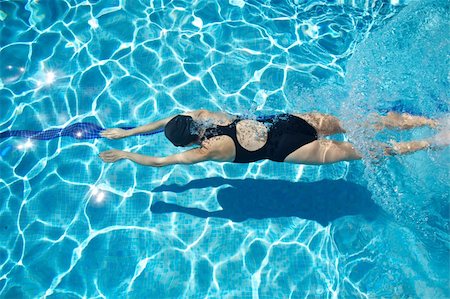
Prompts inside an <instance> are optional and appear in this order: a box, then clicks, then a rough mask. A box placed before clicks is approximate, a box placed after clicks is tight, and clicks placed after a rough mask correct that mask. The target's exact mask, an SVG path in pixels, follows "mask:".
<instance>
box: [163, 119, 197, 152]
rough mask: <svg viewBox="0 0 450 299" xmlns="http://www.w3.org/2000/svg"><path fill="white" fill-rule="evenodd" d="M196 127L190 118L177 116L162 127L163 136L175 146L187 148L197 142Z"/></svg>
mask: <svg viewBox="0 0 450 299" xmlns="http://www.w3.org/2000/svg"><path fill="white" fill-rule="evenodd" d="M196 131H197V130H196V126H195V123H194V120H193V119H192V117H190V116H187V115H177V116H175V117H174V118H172V119H171V120H170V121H169V122H168V123H167V124H166V126H165V127H164V134H165V135H166V137H167V139H169V140H170V142H172V143H173V144H174V145H175V146H188V145H190V144H192V143H195V142H196V141H197V140H198V137H199V135H198V133H196Z"/></svg>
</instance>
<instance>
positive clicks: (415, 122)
mask: <svg viewBox="0 0 450 299" xmlns="http://www.w3.org/2000/svg"><path fill="white" fill-rule="evenodd" d="M437 125H438V122H437V121H436V120H434V119H430V118H426V117H423V116H416V115H411V114H408V113H402V114H400V113H396V112H388V114H387V115H386V116H379V120H378V122H377V123H376V124H375V128H376V129H377V130H382V129H384V128H388V129H398V130H408V129H412V128H416V127H423V126H430V127H432V128H435V127H436V126H437Z"/></svg>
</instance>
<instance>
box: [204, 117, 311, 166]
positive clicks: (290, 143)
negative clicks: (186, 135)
mask: <svg viewBox="0 0 450 299" xmlns="http://www.w3.org/2000/svg"><path fill="white" fill-rule="evenodd" d="M241 120H243V119H242V118H237V119H236V120H234V121H233V122H232V123H231V124H229V125H227V126H217V127H213V128H208V129H206V131H205V135H204V138H205V139H208V138H211V137H215V136H220V135H226V136H229V137H231V139H233V141H234V145H235V147H236V157H235V158H234V161H233V162H235V163H248V162H255V161H258V160H262V159H269V160H272V161H277V162H283V161H284V159H285V158H286V157H287V156H288V155H289V154H290V153H292V152H293V151H295V150H296V149H298V148H300V147H302V146H304V145H305V144H308V143H310V142H312V141H314V140H317V131H316V130H315V129H314V128H313V127H312V126H311V125H310V124H309V123H307V122H306V121H305V120H304V119H301V118H299V117H296V116H294V115H291V114H280V115H276V116H271V117H267V118H264V119H258V120H257V121H259V122H261V123H263V124H264V125H265V126H266V127H267V128H268V129H269V130H268V135H267V142H266V144H264V146H263V147H261V148H260V149H258V150H256V151H249V150H246V149H245V148H243V147H242V145H241V144H240V143H239V142H238V140H237V136H236V125H237V123H238V122H239V121H241Z"/></svg>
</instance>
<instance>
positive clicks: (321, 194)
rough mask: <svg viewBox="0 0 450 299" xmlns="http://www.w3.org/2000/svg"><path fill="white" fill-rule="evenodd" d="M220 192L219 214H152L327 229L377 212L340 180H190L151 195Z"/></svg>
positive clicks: (157, 206) (367, 197)
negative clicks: (283, 221) (304, 223)
mask: <svg viewBox="0 0 450 299" xmlns="http://www.w3.org/2000/svg"><path fill="white" fill-rule="evenodd" d="M222 185H226V186H224V187H223V188H221V189H220V190H219V191H218V193H217V200H218V202H219V204H220V206H221V207H222V210H219V211H213V212H209V211H205V210H202V209H198V208H189V207H183V206H180V205H177V204H172V203H166V202H162V201H159V202H156V203H154V204H153V205H152V206H151V211H152V212H153V213H172V212H177V213H186V214H190V215H193V216H197V217H202V218H207V217H217V218H227V219H230V220H232V221H234V222H241V221H244V220H247V219H250V218H254V219H263V218H276V217H291V216H294V217H299V218H302V219H309V220H315V221H317V222H318V223H320V224H322V225H328V223H329V222H332V221H333V220H335V219H337V218H340V217H343V216H347V215H363V216H364V217H365V218H366V219H368V220H370V219H374V218H376V217H377V215H378V214H379V212H380V209H379V208H378V206H377V205H376V204H375V203H374V202H373V201H372V199H371V193H370V192H369V190H367V189H366V188H365V187H363V186H360V185H357V184H355V183H351V182H347V181H344V180H335V181H331V180H323V181H320V182H313V183H303V182H302V183H299V182H289V181H281V180H255V179H245V180H235V179H224V178H219V177H217V178H207V179H201V180H193V181H191V182H189V183H188V184H186V185H183V186H180V185H176V184H173V185H163V186H160V187H157V188H155V189H154V190H153V192H163V191H169V192H174V193H181V192H184V191H187V190H189V189H202V188H206V187H219V186H222Z"/></svg>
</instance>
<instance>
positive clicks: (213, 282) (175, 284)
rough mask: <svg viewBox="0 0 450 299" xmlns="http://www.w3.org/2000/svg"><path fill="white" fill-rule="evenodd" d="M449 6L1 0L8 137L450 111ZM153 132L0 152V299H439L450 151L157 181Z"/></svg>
mask: <svg viewBox="0 0 450 299" xmlns="http://www.w3.org/2000/svg"><path fill="white" fill-rule="evenodd" d="M448 12H449V7H448V3H447V2H446V1H406V2H404V1H394V0H392V1H391V2H388V1H386V2H384V1H346V0H338V1H316V0H311V1H300V0H293V1H287V0H285V1H243V0H229V1H196V2H194V3H193V4H192V3H191V2H189V1H113V0H111V1H92V0H91V1H69V0H67V1H45V0H39V1H28V2H27V1H3V2H0V20H1V39H0V42H1V44H0V46H1V48H0V68H1V70H0V79H1V81H0V88H1V89H0V93H1V94H0V101H1V102H0V107H1V110H0V132H4V131H7V130H46V129H60V128H67V127H68V126H70V125H72V124H75V123H80V122H88V123H93V124H96V125H98V126H101V127H115V126H134V125H140V124H144V123H147V122H151V121H154V120H157V119H159V118H162V117H167V116H169V115H173V114H176V113H180V112H182V111H186V110H195V109H200V108H204V109H210V110H215V111H217V110H225V111H227V112H230V113H234V114H247V115H264V114H273V113H277V112H285V111H288V112H295V111H300V112H305V111H310V110H317V111H320V112H325V113H331V114H334V115H337V116H339V117H340V118H342V119H343V120H344V123H345V125H346V127H347V128H349V134H347V135H346V136H337V137H336V138H340V139H343V138H349V139H350V140H351V141H352V142H354V143H355V146H357V147H358V148H359V149H360V150H361V151H362V152H363V153H367V152H368V151H369V150H370V148H371V144H372V143H373V141H372V140H381V141H386V140H389V139H390V138H396V139H400V140H409V139H421V138H426V137H428V136H431V135H433V134H434V133H435V132H433V131H432V130H430V129H426V128H424V129H417V130H414V131H411V132H401V133H399V132H394V131H387V132H384V133H381V134H376V133H375V132H374V131H371V130H369V129H367V128H365V127H363V126H361V123H362V120H364V119H366V118H367V115H369V114H370V113H374V112H379V113H384V112H386V111H389V110H394V111H403V112H409V113H414V114H420V115H425V116H428V117H435V118H443V117H445V116H446V115H448V111H449V100H448V99H449V94H448V90H449V89H448V86H449V84H448V81H449V77H448V70H449V60H448V50H449V40H448V34H446V32H447V29H448V22H449V21H448V20H449V16H448ZM110 148H118V149H125V150H131V151H138V152H141V153H144V154H148V155H155V156H158V155H167V154H171V153H175V152H177V151H178V149H177V148H174V147H173V146H171V145H170V144H169V142H168V141H166V140H165V139H164V136H163V135H162V134H155V135H152V136H139V137H131V138H127V139H123V140H117V141H111V140H104V139H81V138H80V139H77V138H70V137H63V138H55V139H51V140H48V141H43V140H39V141H38V140H33V139H30V140H27V139H21V138H4V139H0V154H1V162H0V174H1V176H0V204H1V205H0V229H1V231H2V233H1V234H0V241H1V242H0V297H2V298H30V297H48V298H79V297H80V298H81V297H88V298H93V297H107V298H122V297H129V298H141V297H143V298H205V297H208V298H288V297H290V298H380V297H384V298H391V297H396V298H448V297H449V296H450V290H449V287H448V283H449V266H450V264H449V217H450V211H449V201H448V199H449V198H450V196H449V195H450V194H449V193H450V191H449V190H450V188H449V187H450V186H449V183H448V169H449V158H448V157H449V149H448V148H447V149H444V150H440V151H423V152H418V153H415V154H413V155H409V156H401V157H400V156H399V157H395V158H390V159H387V160H382V161H381V162H376V161H372V160H371V159H370V158H367V159H365V160H364V161H362V162H352V163H337V164H333V165H327V166H301V165H287V164H286V165H285V164H280V163H275V162H269V161H262V162H258V163H253V164H248V165H234V164H231V163H212V162H208V163H201V164H198V165H194V166H173V167H166V168H149V167H147V168H146V167H142V166H138V165H135V164H132V163H131V162H120V163H115V164H104V163H103V162H102V161H101V160H100V159H99V158H98V156H97V155H98V153H99V152H100V151H103V150H106V149H110Z"/></svg>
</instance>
